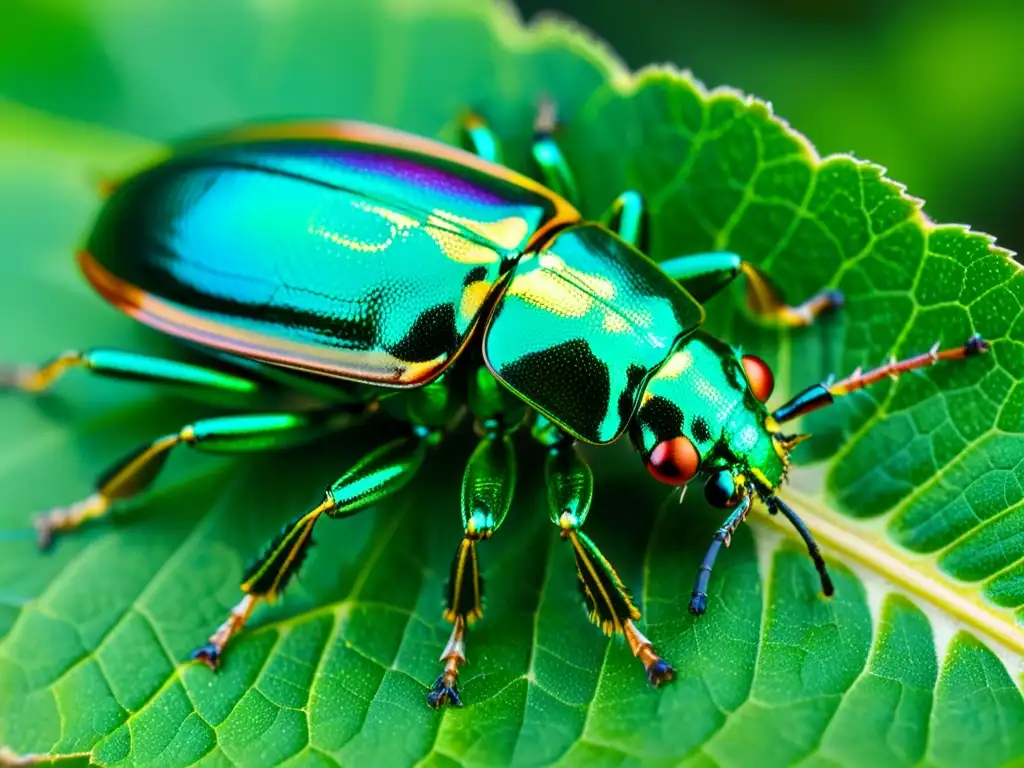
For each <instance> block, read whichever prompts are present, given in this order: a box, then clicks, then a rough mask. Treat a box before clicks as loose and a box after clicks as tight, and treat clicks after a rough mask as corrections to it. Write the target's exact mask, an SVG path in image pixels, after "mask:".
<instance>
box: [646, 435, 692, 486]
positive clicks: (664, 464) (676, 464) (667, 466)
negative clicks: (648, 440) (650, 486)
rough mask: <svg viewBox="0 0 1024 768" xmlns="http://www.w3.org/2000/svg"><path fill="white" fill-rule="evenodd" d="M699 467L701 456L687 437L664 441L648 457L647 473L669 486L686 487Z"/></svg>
mask: <svg viewBox="0 0 1024 768" xmlns="http://www.w3.org/2000/svg"><path fill="white" fill-rule="evenodd" d="M699 465H700V454H699V453H697V449H696V448H694V447H693V443H691V442H690V441H689V439H687V438H685V437H677V438H675V439H674V440H662V441H661V442H660V443H658V444H657V445H656V446H654V450H653V451H651V455H650V456H648V457H647V471H648V472H650V473H651V475H652V476H653V477H654V479H655V480H658V481H659V482H662V483H665V484H667V485H686V484H687V483H688V482H689V481H690V478H692V477H693V476H694V475H695V474H697V467H698V466H699Z"/></svg>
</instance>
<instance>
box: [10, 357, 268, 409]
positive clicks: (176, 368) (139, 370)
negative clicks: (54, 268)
mask: <svg viewBox="0 0 1024 768" xmlns="http://www.w3.org/2000/svg"><path fill="white" fill-rule="evenodd" d="M72 370H81V371H84V372H86V373H89V374H92V375H93V376H99V377H102V378H108V379H127V380H131V381H142V382H148V383H154V384H166V385H170V386H173V387H175V388H177V389H179V390H182V391H183V392H184V393H186V394H196V395H199V394H201V395H203V396H205V397H207V398H208V399H214V400H217V401H219V402H222V403H223V404H225V405H233V406H239V407H241V406H245V405H252V404H253V403H254V402H255V399H256V398H257V397H258V396H259V395H260V394H261V391H262V389H263V386H262V385H261V384H260V383H258V382H257V381H256V380H254V379H251V378H248V377H245V376H241V375H238V374H235V373H225V372H223V371H219V370H216V369H214V368H205V367H202V366H198V365H191V364H189V363H182V362H178V361H176V360H166V359H164V358H160V357H153V356H150V355H141V354H137V353H135V352H124V351H121V350H117V349H92V350H89V351H87V352H78V351H75V350H68V351H66V352H62V353H60V354H59V355H57V356H56V357H54V358H52V359H51V360H49V361H47V362H45V363H43V364H42V365H38V366H35V365H15V366H10V365H8V366H0V389H18V390H21V391H22V392H28V393H33V394H35V393H41V392H44V391H46V390H47V389H49V388H50V387H51V386H53V385H54V384H55V383H56V382H57V381H58V380H59V379H60V378H61V377H62V376H63V375H64V374H65V373H67V372H68V371H72Z"/></svg>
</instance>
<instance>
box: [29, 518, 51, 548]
mask: <svg viewBox="0 0 1024 768" xmlns="http://www.w3.org/2000/svg"><path fill="white" fill-rule="evenodd" d="M33 525H34V526H35V529H36V545H37V546H38V547H39V551H40V552H47V551H49V550H50V548H51V547H52V546H53V533H54V531H53V526H52V525H51V524H50V521H49V520H48V519H47V518H46V516H45V515H41V516H39V517H37V518H36V519H35V520H34V521H33Z"/></svg>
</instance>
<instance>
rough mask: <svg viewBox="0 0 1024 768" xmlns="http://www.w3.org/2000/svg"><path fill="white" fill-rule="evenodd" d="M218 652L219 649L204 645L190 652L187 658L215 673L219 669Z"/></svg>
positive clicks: (208, 644)
mask: <svg viewBox="0 0 1024 768" xmlns="http://www.w3.org/2000/svg"><path fill="white" fill-rule="evenodd" d="M220 651H221V649H220V648H218V647H217V646H216V645H214V644H213V643H206V644H205V645H201V646H199V647H198V648H196V649H195V650H194V651H192V653H190V654H189V658H190V659H191V660H192V661H201V662H203V664H205V665H206V666H208V667H209V668H210V670H211V671H213V672H216V671H217V670H219V669H220Z"/></svg>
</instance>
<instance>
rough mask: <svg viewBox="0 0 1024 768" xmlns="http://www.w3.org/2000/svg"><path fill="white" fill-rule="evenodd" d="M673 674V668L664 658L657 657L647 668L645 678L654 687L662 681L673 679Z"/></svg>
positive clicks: (674, 672) (674, 673) (674, 674)
mask: <svg viewBox="0 0 1024 768" xmlns="http://www.w3.org/2000/svg"><path fill="white" fill-rule="evenodd" d="M675 676H676V671H675V669H674V668H673V667H672V665H671V664H669V663H668V662H667V661H665V660H664V659H658V660H657V661H656V662H654V663H653V664H651V666H649V667H648V668H647V679H648V680H649V681H650V683H651V685H653V686H654V687H655V688H657V687H658V686H659V685H661V684H662V683H667V682H668V681H670V680H674V679H675Z"/></svg>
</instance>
